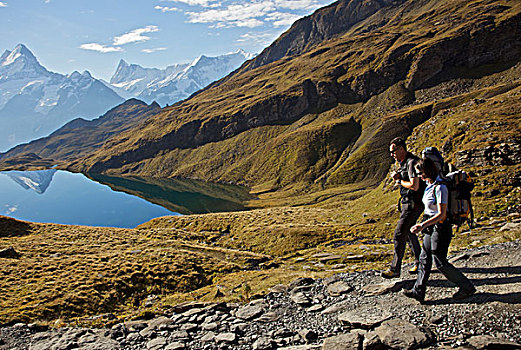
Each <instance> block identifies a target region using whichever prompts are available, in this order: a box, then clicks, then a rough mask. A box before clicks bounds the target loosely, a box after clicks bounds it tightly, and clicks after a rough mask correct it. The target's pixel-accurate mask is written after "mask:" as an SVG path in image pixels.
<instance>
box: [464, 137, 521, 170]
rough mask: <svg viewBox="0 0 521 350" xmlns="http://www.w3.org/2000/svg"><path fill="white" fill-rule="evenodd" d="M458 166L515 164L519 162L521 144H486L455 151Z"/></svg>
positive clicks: (520, 160)
mask: <svg viewBox="0 0 521 350" xmlns="http://www.w3.org/2000/svg"><path fill="white" fill-rule="evenodd" d="M456 159H457V161H456V166H458V167H466V166H467V167H468V166H473V167H486V166H504V165H516V164H520V163H521V144H520V143H517V142H516V143H514V142H512V143H502V144H500V145H497V146H487V147H484V148H477V149H471V150H465V151H459V152H456Z"/></svg>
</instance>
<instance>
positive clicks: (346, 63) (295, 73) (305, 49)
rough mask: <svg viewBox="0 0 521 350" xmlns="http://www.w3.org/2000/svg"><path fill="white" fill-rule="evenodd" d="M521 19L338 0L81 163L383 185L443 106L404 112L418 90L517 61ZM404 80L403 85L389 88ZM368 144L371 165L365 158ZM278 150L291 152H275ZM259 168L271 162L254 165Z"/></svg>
mask: <svg viewBox="0 0 521 350" xmlns="http://www.w3.org/2000/svg"><path fill="white" fill-rule="evenodd" d="M520 16H521V15H520V13H519V9H518V8H517V7H514V6H499V5H495V4H490V3H488V2H487V3H485V2H483V3H479V4H475V5H473V6H467V4H466V3H465V2H454V1H443V4H440V3H439V2H434V1H428V0H424V1H419V2H417V1H390V0H389V1H387V0H385V1H384V0H379V1H359V0H351V1H339V2H336V3H334V4H332V5H330V6H328V7H326V8H323V9H320V10H318V11H317V12H316V13H315V14H313V15H312V16H310V17H307V18H304V19H302V20H301V21H298V22H297V23H295V25H294V26H293V27H292V28H291V29H290V30H289V31H288V32H287V33H285V34H284V35H283V36H281V38H279V40H277V41H276V42H275V43H274V44H273V45H272V46H270V47H269V48H267V49H266V50H265V51H264V52H263V53H262V54H261V55H259V56H258V57H257V58H256V59H255V60H252V61H250V62H248V63H247V64H246V65H245V66H243V67H242V68H241V69H239V70H238V71H236V72H235V73H233V74H232V75H230V76H228V77H227V78H225V79H224V80H221V81H220V82H218V83H216V84H214V85H212V86H210V87H208V88H207V89H206V90H204V91H202V92H200V93H198V94H196V95H194V96H193V97H192V98H190V99H188V100H185V101H183V102H180V103H178V104H176V105H174V106H171V107H169V108H167V109H164V110H163V111H162V112H161V113H160V114H158V115H157V116H155V117H154V118H152V119H151V120H150V121H148V122H147V123H143V124H141V125H140V126H138V127H136V128H134V129H132V130H129V131H128V132H125V133H122V134H120V135H118V136H115V137H114V138H113V139H111V140H110V141H109V142H107V143H106V144H105V145H104V146H103V148H101V149H100V150H99V151H97V152H96V153H94V154H92V155H91V156H89V157H87V158H84V159H82V160H81V161H79V162H77V163H75V164H72V165H71V166H70V169H72V170H75V171H88V172H109V173H112V174H116V173H120V174H121V173H125V174H135V175H146V176H154V177H174V176H182V177H189V178H195V177H197V178H199V179H204V180H210V181H233V182H239V181H242V182H241V184H247V185H249V186H255V185H262V184H266V183H273V184H274V185H273V187H274V189H278V188H283V187H284V186H289V185H292V184H295V183H296V182H305V183H306V184H314V183H315V181H316V184H317V187H320V186H321V185H323V186H338V185H344V184H346V183H353V182H359V181H362V180H368V179H371V180H372V181H373V182H374V183H376V182H378V181H380V180H381V179H382V178H383V176H385V172H386V171H384V170H383V169H384V168H385V170H386V169H387V167H388V165H389V158H388V155H387V144H388V141H389V140H390V139H392V138H393V137H396V136H402V137H406V136H407V135H409V134H410V133H411V132H412V129H413V128H414V127H415V126H417V125H418V124H419V123H422V122H424V121H425V120H427V119H428V118H430V117H431V112H432V108H433V105H432V104H430V105H422V106H418V107H416V109H415V110H414V112H416V113H413V111H410V110H405V111H404V112H403V114H400V113H393V112H395V111H396V110H397V109H400V108H404V107H405V106H407V105H411V104H414V103H415V101H414V98H415V97H414V95H415V91H416V90H418V89H423V90H425V89H427V88H432V87H435V86H437V84H440V83H442V82H446V81H448V80H451V79H456V78H461V77H466V76H468V75H469V74H473V77H475V76H476V75H477V76H478V77H481V76H486V75H488V74H491V73H493V72H498V71H502V70H504V69H507V68H508V67H511V66H512V65H514V64H515V63H516V62H517V61H518V60H519V57H521V39H520V38H521V27H520V26H519V23H520V22H521V21H520V18H521V17H520ZM398 85H400V86H401V89H400V91H398V89H395V90H393V93H387V91H388V90H392V87H396V86H398ZM384 97H386V98H384ZM405 97H407V98H405ZM390 101H391V102H395V105H394V106H392V108H391V106H388V105H389V104H390V103H391V102H390ZM344 104H345V105H347V106H344ZM358 104H364V105H363V106H362V105H358ZM408 116H409V117H410V118H409V117H408ZM412 116H414V117H412ZM349 117H351V118H352V119H351V121H348V120H349ZM286 126H287V128H286ZM260 134H262V137H261V136H260ZM343 135H344V136H343ZM235 138H240V140H236V139H235ZM300 138H302V140H304V141H302V142H300V141H301V140H300ZM340 140H343V141H344V142H339V141H340ZM288 145H289V146H288ZM294 145H295V146H294ZM286 147H288V148H291V149H294V153H291V152H290V151H288V150H286ZM203 149H204V151H203ZM364 149H367V150H369V151H370V153H371V154H369V157H371V158H372V159H374V160H372V162H373V163H374V164H371V166H369V165H367V164H365V163H364V164H363V165H361V164H360V163H361V158H362V157H363V155H362V154H364V155H365V156H367V152H364ZM274 153H275V154H279V155H281V156H284V157H277V159H273V156H272V155H273V154H274ZM208 154H211V155H212V157H211V158H209V157H208ZM281 158H283V159H281ZM302 158H304V161H301V159H302ZM194 159H198V160H199V161H198V162H196V161H194ZM308 159H309V160H310V161H309V162H307V160H308ZM187 162H193V163H190V164H189V165H187V164H186V163H187ZM203 163H205V164H208V167H207V168H206V169H202V166H201V164H203ZM380 164H381V165H382V166H379V165H380ZM259 165H263V166H264V167H265V168H266V169H264V168H263V169H256V171H255V174H251V173H249V171H250V169H251V168H253V167H256V166H259ZM310 168H313V169H312V171H311V170H309V169H310ZM295 169H296V171H295ZM302 169H305V170H302ZM281 172H283V173H286V172H287V173H289V174H288V175H286V174H284V175H281V174H280V173H281ZM295 173H297V175H292V174H295ZM216 174H217V175H216ZM258 174H261V175H258ZM341 174H349V175H346V176H343V175H341ZM331 175H332V176H331Z"/></svg>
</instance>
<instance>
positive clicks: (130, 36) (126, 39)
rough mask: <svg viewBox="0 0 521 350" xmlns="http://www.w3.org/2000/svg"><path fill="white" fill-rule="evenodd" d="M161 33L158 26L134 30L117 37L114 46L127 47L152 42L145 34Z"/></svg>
mask: <svg viewBox="0 0 521 350" xmlns="http://www.w3.org/2000/svg"><path fill="white" fill-rule="evenodd" d="M157 31H159V28H158V27H157V26H146V27H145V28H138V29H134V30H132V31H130V32H128V33H125V34H122V35H120V36H116V37H114V39H113V45H115V46H117V45H125V44H130V43H135V42H143V41H147V40H150V37H149V36H146V35H143V34H145V33H153V32H157Z"/></svg>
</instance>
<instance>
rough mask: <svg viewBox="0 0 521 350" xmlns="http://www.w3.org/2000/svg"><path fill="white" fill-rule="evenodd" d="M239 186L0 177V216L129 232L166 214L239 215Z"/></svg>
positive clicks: (51, 173)
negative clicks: (113, 228)
mask: <svg viewBox="0 0 521 350" xmlns="http://www.w3.org/2000/svg"><path fill="white" fill-rule="evenodd" d="M248 199H250V196H249V194H248V190H247V189H246V188H244V187H239V186H233V185H227V184H211V183H207V182H204V181H197V180H181V179H153V178H141V177H118V176H106V175H99V174H89V175H84V174H74V173H69V172H66V171H61V170H55V169H49V170H40V171H6V172H0V215H5V216H10V217H13V218H15V219H19V220H25V221H32V222H49V223H58V224H67V225H88V226H109V227H126V228H132V227H135V226H137V225H139V224H141V223H144V222H146V221H149V220H151V219H153V218H156V217H159V216H166V215H181V214H198V213H210V212H223V211H238V210H244V209H245V208H244V206H243V203H244V201H246V200H248Z"/></svg>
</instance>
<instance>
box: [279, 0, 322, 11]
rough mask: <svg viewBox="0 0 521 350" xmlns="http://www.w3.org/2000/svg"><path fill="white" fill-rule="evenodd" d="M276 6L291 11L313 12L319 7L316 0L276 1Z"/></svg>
mask: <svg viewBox="0 0 521 350" xmlns="http://www.w3.org/2000/svg"><path fill="white" fill-rule="evenodd" d="M274 1H275V5H276V6H277V7H281V8H287V9H290V10H311V9H315V8H317V7H318V6H319V4H318V2H317V1H316V0H274Z"/></svg>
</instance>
